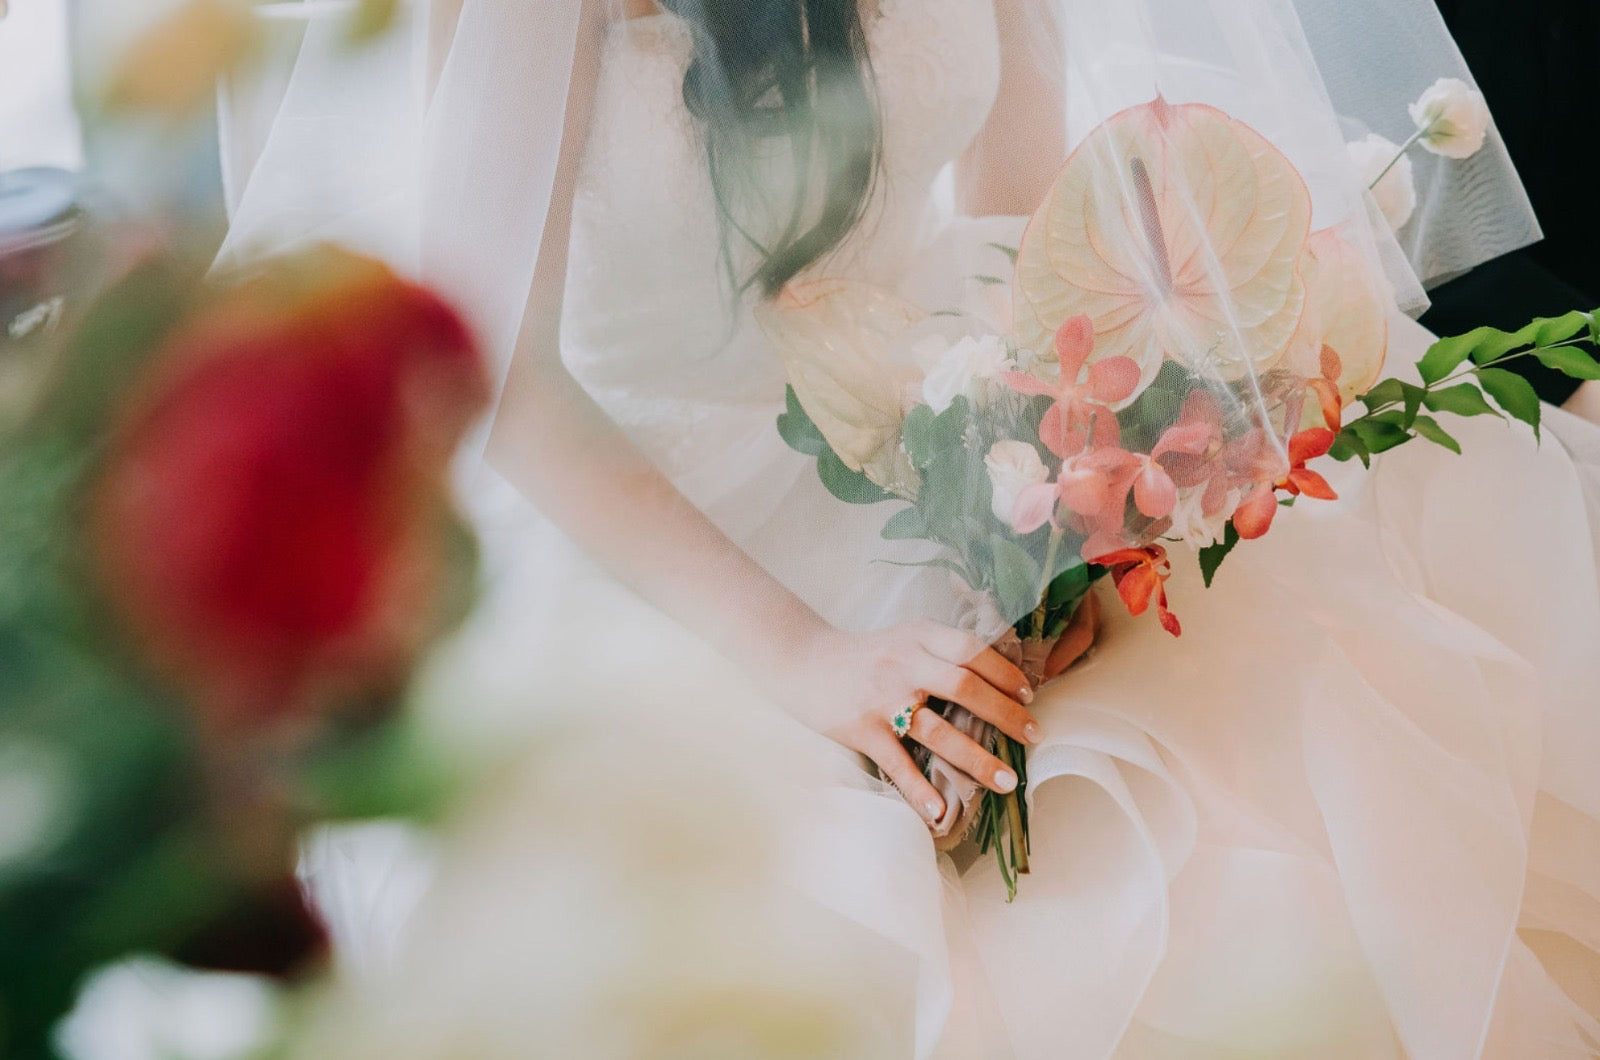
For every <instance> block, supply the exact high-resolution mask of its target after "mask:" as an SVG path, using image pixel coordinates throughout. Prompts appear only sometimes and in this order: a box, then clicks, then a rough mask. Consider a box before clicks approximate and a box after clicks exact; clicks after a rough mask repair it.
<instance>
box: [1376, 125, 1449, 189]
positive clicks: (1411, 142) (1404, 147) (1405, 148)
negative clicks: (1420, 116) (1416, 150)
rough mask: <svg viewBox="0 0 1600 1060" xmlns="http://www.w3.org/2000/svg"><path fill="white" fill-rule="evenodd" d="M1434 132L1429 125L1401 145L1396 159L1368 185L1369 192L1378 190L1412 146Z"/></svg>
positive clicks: (1390, 161)
mask: <svg viewBox="0 0 1600 1060" xmlns="http://www.w3.org/2000/svg"><path fill="white" fill-rule="evenodd" d="M1432 130H1433V125H1432V123H1429V125H1428V126H1427V128H1424V129H1418V130H1417V131H1416V132H1414V133H1412V134H1411V139H1409V140H1407V141H1406V142H1405V143H1403V144H1401V145H1400V150H1398V151H1396V152H1395V155H1394V157H1393V158H1391V159H1389V164H1388V165H1386V166H1384V167H1383V170H1382V171H1381V172H1380V173H1379V174H1378V175H1377V176H1375V177H1373V178H1372V183H1371V184H1368V185H1367V190H1368V191H1371V190H1373V189H1374V188H1376V187H1377V186H1378V185H1379V183H1381V182H1382V181H1383V178H1384V177H1387V176H1388V175H1389V170H1391V169H1393V168H1394V167H1395V166H1397V165H1399V164H1400V160H1401V159H1402V158H1404V157H1405V156H1406V152H1407V151H1409V150H1411V148H1412V146H1413V145H1415V144H1416V142H1417V141H1418V140H1420V139H1422V138H1423V137H1424V136H1426V135H1428V133H1429V132H1431V131H1432Z"/></svg>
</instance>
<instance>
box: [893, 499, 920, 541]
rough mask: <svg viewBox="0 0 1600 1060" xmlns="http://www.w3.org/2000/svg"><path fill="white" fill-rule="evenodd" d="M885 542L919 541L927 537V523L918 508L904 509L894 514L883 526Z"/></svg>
mask: <svg viewBox="0 0 1600 1060" xmlns="http://www.w3.org/2000/svg"><path fill="white" fill-rule="evenodd" d="M883 536H884V539H885V540H887V541H920V540H922V539H924V538H926V537H927V536H928V522H927V520H926V519H925V518H923V515H922V511H921V509H919V508H916V507H911V508H905V509H903V510H901V511H898V512H895V513H894V514H893V515H891V516H890V517H889V521H888V522H886V523H884V524H883Z"/></svg>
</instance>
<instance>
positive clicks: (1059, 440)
mask: <svg viewBox="0 0 1600 1060" xmlns="http://www.w3.org/2000/svg"><path fill="white" fill-rule="evenodd" d="M1070 419H1071V418H1070V417H1069V416H1068V415H1067V413H1066V410H1065V409H1063V408H1062V407H1061V402H1059V401H1058V402H1056V403H1055V404H1054V405H1051V406H1050V408H1049V409H1048V410H1047V411H1046V412H1045V414H1044V419H1042V420H1040V421H1039V440H1040V441H1041V442H1043V443H1044V447H1045V448H1046V449H1048V450H1050V451H1051V452H1052V453H1054V454H1056V456H1058V457H1060V458H1061V459H1063V460H1065V459H1067V458H1068V457H1070V456H1076V455H1077V454H1079V453H1081V452H1083V446H1084V437H1083V432H1082V431H1080V430H1077V429H1075V428H1074V426H1073V424H1072V423H1071V422H1070Z"/></svg>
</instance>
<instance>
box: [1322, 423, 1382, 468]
mask: <svg viewBox="0 0 1600 1060" xmlns="http://www.w3.org/2000/svg"><path fill="white" fill-rule="evenodd" d="M1328 455H1329V456H1331V457H1333V458H1334V459H1335V460H1340V461H1344V460H1349V459H1351V458H1352V457H1354V458H1359V459H1360V461H1361V465H1362V466H1363V467H1371V466H1372V450H1370V449H1368V448H1367V443H1366V442H1363V441H1362V440H1361V436H1360V435H1359V434H1357V433H1356V432H1355V431H1352V430H1351V429H1350V428H1349V427H1346V428H1345V429H1344V430H1342V431H1340V432H1339V436H1338V437H1337V438H1335V439H1334V440H1333V447H1332V448H1331V449H1329V450H1328Z"/></svg>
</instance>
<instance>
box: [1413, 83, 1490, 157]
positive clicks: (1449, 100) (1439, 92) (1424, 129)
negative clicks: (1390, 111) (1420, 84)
mask: <svg viewBox="0 0 1600 1060" xmlns="http://www.w3.org/2000/svg"><path fill="white" fill-rule="evenodd" d="M1411 120H1412V121H1414V122H1416V123H1417V133H1418V136H1417V142H1418V143H1420V144H1421V145H1422V146H1423V147H1424V148H1426V149H1427V150H1429V151H1432V152H1433V153H1434V154H1436V155H1442V156H1443V157H1445V158H1455V159H1462V158H1471V157H1472V156H1473V155H1475V154H1477V153H1478V151H1479V150H1480V149H1482V147H1483V141H1484V138H1485V137H1486V136H1487V135H1488V133H1489V105H1488V103H1486V102H1484V98H1483V93H1482V92H1479V91H1478V90H1477V89H1475V88H1473V87H1472V86H1471V85H1469V84H1467V83H1466V82H1465V81H1462V80H1459V79H1458V78H1454V77H1441V78H1440V79H1439V80H1437V81H1435V82H1434V83H1433V84H1432V85H1431V86H1430V87H1429V88H1428V90H1427V91H1426V92H1424V93H1423V94H1422V96H1421V98H1420V99H1418V100H1417V101H1416V102H1415V103H1413V104H1411Z"/></svg>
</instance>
